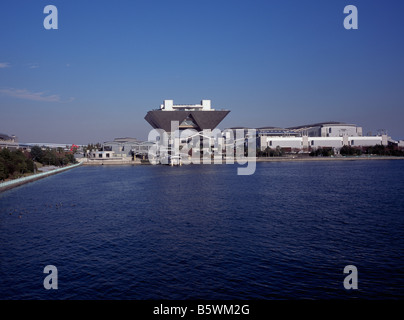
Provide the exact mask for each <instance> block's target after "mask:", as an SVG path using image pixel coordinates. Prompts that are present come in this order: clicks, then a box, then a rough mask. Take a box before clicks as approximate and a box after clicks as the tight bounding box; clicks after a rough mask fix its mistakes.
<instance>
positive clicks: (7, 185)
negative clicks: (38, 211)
mask: <svg viewBox="0 0 404 320" xmlns="http://www.w3.org/2000/svg"><path fill="white" fill-rule="evenodd" d="M80 165H81V163H77V164H73V165H71V166H68V167H63V168H59V169H55V170H52V171H47V172H41V173H37V174H34V175H31V176H28V177H23V178H18V179H14V180H10V181H6V182H2V183H0V192H3V191H6V190H9V189H12V188H15V187H18V186H20V185H23V184H26V183H29V182H32V181H36V180H39V179H42V178H46V177H49V176H51V175H53V174H56V173H59V172H63V171H66V170H69V169H73V168H76V167H78V166H80Z"/></svg>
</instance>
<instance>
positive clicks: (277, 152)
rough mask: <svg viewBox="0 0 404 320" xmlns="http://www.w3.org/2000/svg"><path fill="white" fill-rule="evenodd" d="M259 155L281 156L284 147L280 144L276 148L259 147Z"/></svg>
mask: <svg viewBox="0 0 404 320" xmlns="http://www.w3.org/2000/svg"><path fill="white" fill-rule="evenodd" d="M256 155H257V157H281V156H283V151H282V149H281V148H280V147H279V146H278V147H276V148H275V149H272V148H270V147H266V148H265V150H264V151H262V150H260V149H257V153H256Z"/></svg>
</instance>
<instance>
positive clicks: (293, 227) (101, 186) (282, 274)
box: [0, 160, 404, 300]
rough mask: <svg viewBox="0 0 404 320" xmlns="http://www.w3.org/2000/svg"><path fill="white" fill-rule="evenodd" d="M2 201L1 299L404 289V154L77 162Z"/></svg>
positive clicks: (311, 294) (396, 294) (312, 294)
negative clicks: (252, 169) (248, 172)
mask: <svg viewBox="0 0 404 320" xmlns="http://www.w3.org/2000/svg"><path fill="white" fill-rule="evenodd" d="M0 203H1V207H0V298H1V299H139V300H140V299H197V298H201V299H296V298H313V299H319V298H321V299H333V298H342V299H345V298H352V297H359V298H365V299H376V298H384V299H386V298H404V161H399V160H395V161H394V160H392V161H352V162H351V161H349V162H338V161H335V162H325V163H323V162H320V163H319V162H304V163H300V162H299V163H285V162H283V163H258V164H257V171H256V173H255V174H254V175H252V176H237V175H236V167H235V166H231V165H205V166H203V165H200V166H196V165H194V166H183V167H178V168H177V167H174V168H171V167H166V166H117V167H115V166H112V167H109V166H102V167H80V168H77V169H73V170H70V171H68V172H64V173H61V174H58V175H55V176H51V177H49V178H46V179H42V180H39V181H36V182H33V183H30V184H27V185H24V186H21V187H18V188H16V189H13V190H10V191H7V192H4V193H2V194H0ZM60 203H61V205H60ZM56 205H58V206H56ZM14 210H17V211H14ZM12 211H13V213H12V214H11V215H10V212H12ZM21 212H23V213H22V215H21V217H20V215H19V214H20V213H21ZM349 264H352V265H355V266H356V267H357V268H358V272H359V277H358V278H359V290H356V291H352V290H351V291H347V290H345V289H344V287H343V280H344V277H345V276H346V275H344V274H343V269H344V267H345V266H346V265H349ZM46 265H55V266H56V267H57V268H58V272H59V289H58V290H49V291H48V290H45V289H44V287H43V279H44V277H45V276H46V275H45V274H44V273H43V269H44V267H45V266H46Z"/></svg>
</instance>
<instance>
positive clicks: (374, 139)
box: [257, 122, 391, 151]
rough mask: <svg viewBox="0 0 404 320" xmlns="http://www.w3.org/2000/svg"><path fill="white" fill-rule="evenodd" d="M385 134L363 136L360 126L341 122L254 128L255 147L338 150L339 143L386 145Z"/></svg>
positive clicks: (387, 139)
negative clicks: (255, 134) (255, 132)
mask: <svg viewBox="0 0 404 320" xmlns="http://www.w3.org/2000/svg"><path fill="white" fill-rule="evenodd" d="M389 140H391V138H390V137H388V136H387V135H386V134H380V135H377V136H365V137H364V136H363V135H362V127H359V126H357V125H355V124H347V123H343V122H324V123H316V124H312V125H303V126H298V127H290V128H285V129H283V128H276V127H266V128H258V129H257V147H258V148H260V149H261V150H265V149H266V148H267V147H269V148H276V147H280V148H288V149H291V150H293V149H295V150H309V149H317V148H333V149H336V151H338V150H339V149H341V148H342V147H343V146H354V147H365V146H374V145H377V144H380V145H385V146H387V145H388V142H389Z"/></svg>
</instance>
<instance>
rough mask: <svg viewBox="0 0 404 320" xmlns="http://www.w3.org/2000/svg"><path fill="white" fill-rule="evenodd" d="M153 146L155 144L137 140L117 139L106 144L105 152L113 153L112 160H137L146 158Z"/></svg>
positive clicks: (104, 146)
mask: <svg viewBox="0 0 404 320" xmlns="http://www.w3.org/2000/svg"><path fill="white" fill-rule="evenodd" d="M153 145H154V143H153V142H149V141H139V140H137V139H136V138H129V137H127V138H115V139H114V140H113V141H107V142H104V144H103V151H105V152H107V151H112V153H111V154H110V157H111V158H121V159H123V160H135V159H136V158H140V159H143V158H145V156H146V155H147V153H148V151H149V149H150V148H151V147H152V146H153Z"/></svg>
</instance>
